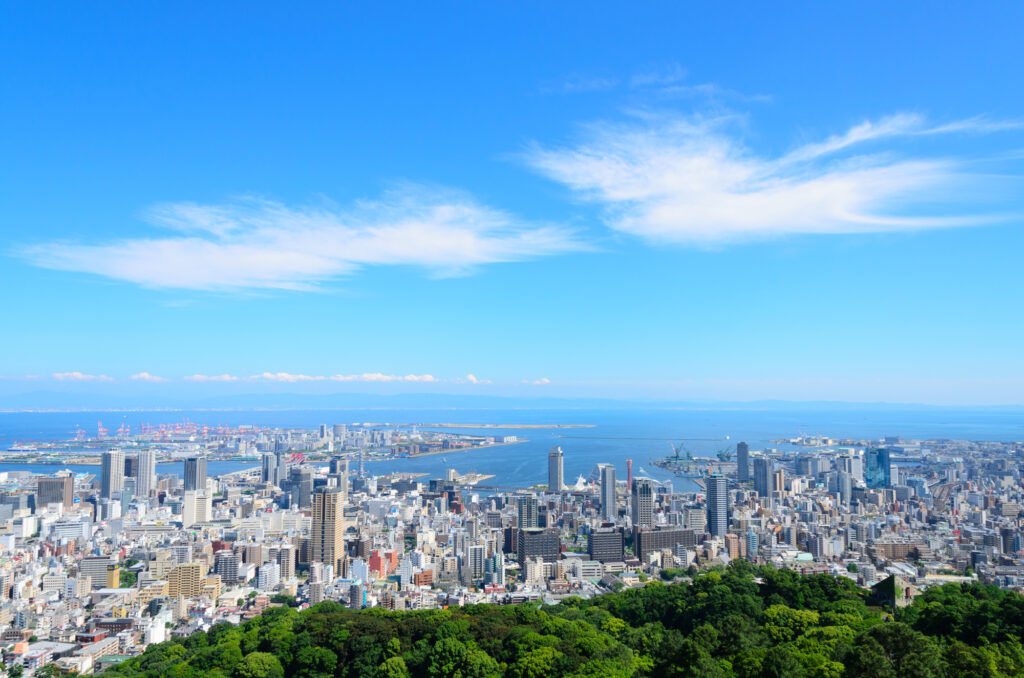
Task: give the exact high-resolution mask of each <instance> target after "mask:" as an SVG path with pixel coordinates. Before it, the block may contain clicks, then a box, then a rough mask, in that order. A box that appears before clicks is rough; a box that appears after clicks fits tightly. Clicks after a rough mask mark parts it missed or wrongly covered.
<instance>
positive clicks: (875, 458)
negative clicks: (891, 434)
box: [864, 447, 896, 488]
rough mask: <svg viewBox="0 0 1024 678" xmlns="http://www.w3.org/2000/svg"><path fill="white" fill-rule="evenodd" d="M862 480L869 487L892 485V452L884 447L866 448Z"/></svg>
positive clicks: (893, 481) (893, 482) (893, 480)
mask: <svg viewBox="0 0 1024 678" xmlns="http://www.w3.org/2000/svg"><path fill="white" fill-rule="evenodd" d="M865 457H866V459H865V461H866V463H865V464H864V481H865V482H866V483H867V485H868V487H870V488H880V487H892V486H893V485H894V484H896V483H895V479H894V478H893V464H892V452H891V451H890V450H889V449H888V448H885V447H882V448H877V449H874V450H868V451H867V454H866V455H865Z"/></svg>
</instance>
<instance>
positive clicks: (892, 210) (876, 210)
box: [526, 114, 1016, 244]
mask: <svg viewBox="0 0 1024 678" xmlns="http://www.w3.org/2000/svg"><path fill="white" fill-rule="evenodd" d="M735 122H736V116H717V117H700V116H693V117H678V116H656V115H646V116H643V117H642V118H640V119H639V120H638V121H635V122H634V123H632V124H625V125H610V124H598V125H592V126H590V127H589V128H588V136H587V138H586V140H585V141H584V142H583V143H581V144H579V145H577V146H575V147H570V148H554V149H551V148H543V147H540V146H535V147H533V148H532V149H530V150H529V151H528V152H527V154H526V161H527V162H528V163H529V164H530V165H532V166H533V167H534V168H536V169H537V170H539V171H540V172H541V173H543V174H545V175H547V176H548V177H550V178H552V179H554V180H556V181H559V182H562V183H564V184H565V185H567V186H568V187H570V188H571V189H572V190H574V191H576V192H577V193H578V194H579V195H580V196H582V197H583V198H584V199H587V200H590V201H593V202H596V203H598V204H601V205H604V206H605V207H606V208H607V213H606V220H607V223H608V224H609V225H610V226H611V227H612V228H615V229H617V230H620V231H624V232H627V233H631V234H635V235H639V236H642V237H646V238H649V239H651V240H655V241H662V242H678V243H691V244H716V243H721V242H729V241H737V240H745V239H751V238H765V237H772V236H780V235H786V234H794V233H863V232H877V231H894V230H909V229H920V228H935V227H943V226H961V225H966V224H969V223H970V224H975V223H978V222H979V221H981V220H982V219H980V218H979V217H978V216H977V215H964V216H962V217H937V216H929V215H928V212H927V211H922V212H919V213H918V214H914V212H913V207H914V206H915V205H918V204H920V203H919V202H918V201H920V200H922V198H925V197H927V198H928V202H930V203H932V204H934V203H935V202H937V201H938V198H943V197H948V196H949V195H950V193H951V192H953V189H956V188H964V187H965V186H966V185H967V183H968V182H969V181H971V180H972V179H973V178H972V177H970V176H969V175H967V174H966V173H964V172H962V171H961V169H960V167H959V165H958V163H956V162H955V161H953V160H949V159H936V158H903V159H901V158H898V157H895V156H894V155H893V154H877V153H874V154H867V153H863V152H862V153H861V154H853V153H851V151H852V150H854V149H856V148H857V147H858V146H860V145H863V144H866V143H868V142H876V143H880V142H881V141H882V140H884V139H892V138H894V137H909V136H923V135H935V134H943V133H950V132H965V131H976V132H987V131H994V130H996V129H1001V128H1008V127H1012V126H1014V125H1016V123H993V122H991V121H987V120H983V119H973V120H964V121H958V122H954V123H949V124H946V125H941V126H932V127H929V126H928V125H927V124H926V122H925V120H924V119H923V118H922V117H920V116H917V115H911V114H899V115H894V116H890V117H887V118H883V119H881V120H878V121H875V122H865V123H863V124H860V125H857V126H855V127H853V128H852V129H850V130H849V131H847V132H846V133H844V134H840V135H836V136H832V137H829V138H828V139H826V140H824V141H821V142H815V143H808V144H804V145H802V146H800V147H798V148H796V149H794V150H793V151H791V152H789V153H787V154H784V155H781V156H778V157H768V156H763V155H758V154H755V153H754V152H752V151H751V150H750V149H748V148H747V147H746V146H745V144H744V143H743V141H742V139H741V138H740V136H739V133H738V132H737V131H736V126H735Z"/></svg>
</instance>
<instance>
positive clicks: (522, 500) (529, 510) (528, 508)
mask: <svg viewBox="0 0 1024 678" xmlns="http://www.w3.org/2000/svg"><path fill="white" fill-rule="evenodd" d="M517 502H518V509H519V522H518V525H519V529H520V530H528V529H534V528H537V527H539V526H540V507H539V505H538V502H537V498H536V497H528V496H522V497H519V498H518V500H517Z"/></svg>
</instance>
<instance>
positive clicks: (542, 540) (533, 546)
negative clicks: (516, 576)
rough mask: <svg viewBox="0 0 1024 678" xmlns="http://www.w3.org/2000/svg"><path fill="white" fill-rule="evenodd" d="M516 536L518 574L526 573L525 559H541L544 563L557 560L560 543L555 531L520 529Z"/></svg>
mask: <svg viewBox="0 0 1024 678" xmlns="http://www.w3.org/2000/svg"><path fill="white" fill-rule="evenodd" d="M516 534H517V538H516V556H517V558H518V559H519V569H520V572H525V571H526V561H527V559H530V560H532V559H534V558H543V559H544V562H546V563H553V562H555V561H557V560H558V558H559V556H560V554H561V551H562V548H561V546H562V543H561V540H559V538H558V532H557V531H556V530H541V529H529V530H523V529H520V530H517V532H516Z"/></svg>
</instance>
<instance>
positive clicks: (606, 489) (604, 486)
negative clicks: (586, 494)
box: [601, 464, 618, 520]
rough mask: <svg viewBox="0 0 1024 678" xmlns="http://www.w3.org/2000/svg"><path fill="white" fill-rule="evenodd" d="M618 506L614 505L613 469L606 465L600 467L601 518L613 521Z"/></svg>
mask: <svg viewBox="0 0 1024 678" xmlns="http://www.w3.org/2000/svg"><path fill="white" fill-rule="evenodd" d="M617 514H618V506H617V505H616V503H615V467H614V466H612V465H610V464H608V465H606V466H602V467H601V517H602V518H604V519H605V520H615V518H616V516H617Z"/></svg>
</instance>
